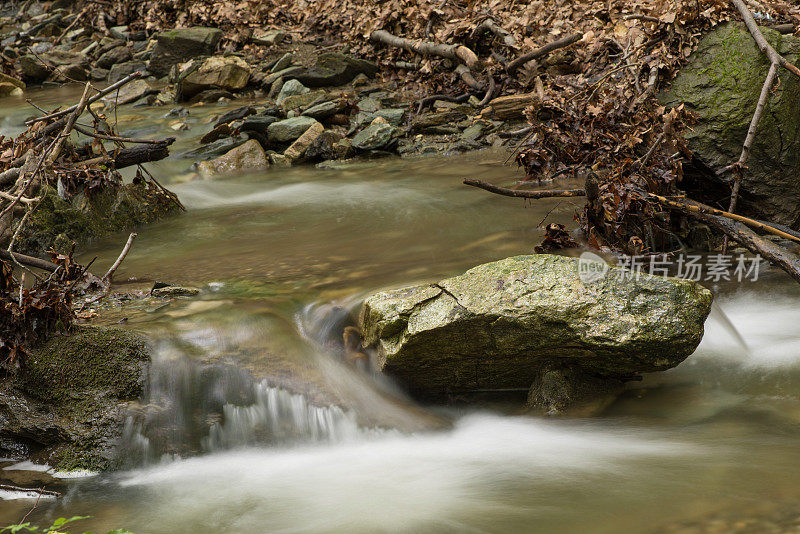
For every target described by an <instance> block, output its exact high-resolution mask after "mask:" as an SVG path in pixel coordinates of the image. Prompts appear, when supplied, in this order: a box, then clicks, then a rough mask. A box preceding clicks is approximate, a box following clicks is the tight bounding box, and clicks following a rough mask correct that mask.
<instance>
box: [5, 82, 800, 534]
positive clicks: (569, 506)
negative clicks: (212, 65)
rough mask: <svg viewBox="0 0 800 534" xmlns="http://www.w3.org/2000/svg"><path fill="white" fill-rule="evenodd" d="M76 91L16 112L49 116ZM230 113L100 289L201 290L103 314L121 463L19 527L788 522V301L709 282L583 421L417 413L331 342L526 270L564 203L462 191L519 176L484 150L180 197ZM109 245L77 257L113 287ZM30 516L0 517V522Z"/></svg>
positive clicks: (25, 480)
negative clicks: (146, 365)
mask: <svg viewBox="0 0 800 534" xmlns="http://www.w3.org/2000/svg"><path fill="white" fill-rule="evenodd" d="M74 95H75V91H74V90H72V89H66V90H55V89H48V90H45V91H43V92H42V93H41V94H36V93H35V92H33V91H32V92H30V93H29V94H26V97H30V98H33V99H34V101H36V102H38V103H39V104H40V105H42V106H43V107H48V106H54V105H56V104H57V103H58V102H60V101H72V100H74ZM5 102H6V101H4V104H3V105H4V106H6V104H5ZM239 105H242V103H241V101H237V103H235V105H233V104H228V105H227V106H216V105H211V106H205V107H202V108H191V109H190V119H189V122H190V124H191V125H192V130H190V131H189V132H178V133H177V135H178V136H179V139H178V141H177V142H176V144H175V145H174V147H173V151H172V152H173V156H172V157H171V158H170V159H168V160H165V161H162V162H158V163H155V164H151V165H149V168H150V170H151V172H152V173H153V174H154V175H155V176H156V177H158V178H159V180H160V181H161V182H162V183H163V184H164V185H166V186H167V187H169V188H170V189H171V190H172V191H174V192H175V193H177V194H178V196H179V197H180V199H181V201H182V202H183V204H184V205H185V206H186V208H187V210H188V211H187V213H185V214H183V215H180V216H177V217H175V218H170V219H167V220H164V221H162V222H160V223H157V224H153V225H150V226H148V227H146V228H142V229H140V230H139V236H138V238H137V240H136V241H135V243H134V246H133V249H132V251H131V253H130V254H129V256H128V257H127V259H126V260H125V262H124V263H123V264H122V266H121V267H120V269H119V271H118V272H117V275H116V278H115V279H116V280H118V281H119V282H120V284H119V285H118V286H117V287H118V288H119V289H121V290H122V289H124V290H136V289H147V288H149V287H151V286H152V284H153V283H154V282H155V281H164V282H169V283H174V284H181V285H190V286H195V287H198V288H200V289H201V290H202V292H201V294H200V295H199V296H198V297H195V298H191V299H174V300H172V301H164V303H163V304H158V305H156V304H154V303H153V302H152V301H142V302H137V301H132V302H131V303H129V304H127V305H125V306H122V307H121V308H114V309H111V310H108V311H103V312H101V314H100V317H99V318H98V324H115V323H117V322H118V321H121V320H122V321H124V323H125V325H126V327H127V328H132V329H135V330H138V331H141V332H144V333H146V334H147V335H148V337H149V338H150V339H151V340H152V343H153V347H154V362H153V366H152V371H151V383H150V386H149V392H148V396H147V398H145V399H143V400H142V403H141V406H137V407H132V409H133V410H140V411H141V413H144V414H146V415H145V416H144V421H145V423H144V424H134V423H131V424H130V425H129V427H128V428H126V442H125V449H126V451H125V452H126V454H127V458H128V460H129V463H128V464H127V465H128V467H127V468H126V469H124V470H122V471H119V472H114V473H109V474H103V475H98V476H86V477H82V478H72V479H69V480H67V481H61V482H60V483H62V484H64V485H65V486H66V490H65V496H64V497H63V498H62V499H60V500H58V501H56V500H54V499H42V500H41V501H40V502H38V504H37V506H36V508H35V509H34V510H33V512H32V513H31V514H30V516H29V517H28V519H27V520H28V521H34V522H37V523H44V522H47V521H52V520H53V519H55V518H57V517H60V516H66V517H70V516H72V515H90V516H92V518H91V519H88V520H84V521H82V522H80V523H77V524H76V525H79V526H80V528H83V529H87V530H91V531H94V532H105V531H107V530H110V529H113V528H121V527H124V528H127V529H129V530H131V531H133V532H136V533H137V534H149V533H152V534H159V533H165V534H166V533H170V534H180V533H196V532H214V533H241V532H280V533H283V532H287V533H288V532H293V533H294V532H315V533H316V532H341V533H345V532H347V533H353V532H442V533H449V532H476V533H500V532H548V533H549V532H586V531H592V532H602V533H604V532H608V533H611V532H630V533H638V532H729V531H734V530H736V529H744V530H742V531H747V529H750V530H749V531H769V529H777V530H775V531H778V532H779V531H784V530H787V531H788V530H789V529H791V528H797V526H798V524H800V519H799V518H800V506H799V505H798V504H797V503H798V502H800V485H798V483H797V480H798V479H800V449H798V447H797V440H798V438H800V393H798V391H800V389H798V384H800V335H799V334H798V331H797V330H795V328H797V324H798V323H800V289H798V287H797V284H795V283H794V282H792V281H790V280H789V279H788V278H787V277H786V276H784V275H783V274H782V273H779V272H775V271H772V270H769V271H768V272H764V273H762V275H761V278H760V280H759V281H758V282H757V283H752V282H743V283H741V284H721V285H715V286H710V287H712V289H713V290H714V292H715V295H716V296H717V303H718V306H716V307H715V309H714V311H713V312H712V315H711V317H710V318H709V320H708V322H707V323H706V335H705V338H704V340H703V342H702V344H701V345H700V347H699V348H698V350H697V351H696V353H695V354H694V355H692V356H691V357H690V358H689V359H688V360H687V361H686V362H684V363H683V364H681V365H680V366H678V367H677V368H675V369H673V370H670V371H667V372H664V373H659V374H654V375H649V376H646V377H645V379H644V380H643V381H642V382H639V383H633V384H631V385H630V386H629V388H628V390H627V391H626V392H625V394H624V395H623V396H622V397H621V398H620V399H619V400H617V401H616V402H615V403H614V404H613V405H612V406H611V407H610V408H608V409H607V410H606V411H605V412H604V413H603V414H602V416H600V417H596V418H592V419H542V418H533V417H526V416H521V415H518V413H517V412H516V410H515V409H514V408H513V406H510V405H508V404H504V403H497V404H494V403H487V404H486V405H481V406H478V407H469V408H468V407H463V406H455V407H441V406H420V405H417V404H416V403H414V402H413V401H411V400H409V399H407V398H405V396H404V395H403V394H402V392H400V391H398V390H397V389H396V388H395V387H394V386H393V385H392V384H391V383H390V382H389V381H388V380H386V379H384V378H380V377H370V376H364V375H362V374H359V373H356V372H354V371H352V370H351V369H349V368H347V367H346V366H344V365H343V364H342V363H340V361H339V360H338V359H337V358H335V357H334V356H333V355H332V353H331V351H330V350H329V348H328V347H327V346H326V342H327V340H328V339H329V337H330V332H332V331H335V330H336V328H337V327H338V326H340V325H341V324H342V323H343V322H344V321H346V320H347V317H348V315H350V314H352V313H353V312H354V310H357V306H358V303H359V302H360V300H361V299H363V298H364V296H366V295H367V294H369V293H370V292H372V291H375V290H379V289H386V288H390V287H400V286H403V285H408V284H414V283H424V282H430V281H434V280H437V279H441V278H443V277H446V276H450V275H454V274H458V273H461V272H463V271H464V270H466V269H467V268H469V267H471V266H474V265H477V264H480V263H484V262H487V261H492V260H496V259H500V258H503V257H507V256H512V255H517V254H527V253H532V251H533V250H532V249H533V246H534V245H535V244H537V243H539V242H540V241H541V238H542V236H543V232H542V230H541V229H540V227H541V225H542V223H541V222H540V221H544V220H546V221H547V222H561V223H563V224H566V225H568V227H570V228H573V227H574V226H575V223H574V221H573V216H574V214H575V213H576V212H577V211H579V210H580V209H581V208H582V200H581V199H574V200H573V199H545V200H540V201H536V202H533V203H529V204H525V203H523V201H521V200H515V199H508V198H501V197H496V196H493V195H489V194H488V193H484V192H480V191H477V190H475V189H472V188H468V187H465V186H463V185H461V180H462V179H463V178H465V177H478V178H481V179H485V180H488V181H493V182H496V183H500V182H503V183H509V182H510V181H511V179H512V178H513V177H514V176H518V175H520V173H519V172H517V171H516V169H514V168H513V167H511V166H506V165H504V160H505V159H506V157H507V155H506V154H505V153H501V152H491V151H488V152H479V153H473V154H467V155H461V156H444V157H430V158H426V159H418V160H401V159H383V160H375V161H369V162H357V163H349V164H341V165H337V166H331V167H329V168H322V169H318V168H314V167H295V168H291V169H269V170H267V171H265V172H260V173H252V174H246V175H241V176H233V177H229V178H221V179H217V180H188V178H189V177H191V171H190V169H189V166H190V163H191V160H187V159H182V158H180V154H181V153H182V152H185V151H186V150H188V149H189V148H192V147H193V146H194V143H195V142H196V141H194V139H195V138H196V137H197V136H199V135H201V134H202V133H204V132H205V131H207V129H208V128H209V127H208V126H205V125H204V124H205V123H204V121H205V120H207V118H208V117H210V116H212V115H213V114H214V113H219V112H221V111H224V110H227V109H231V108H233V107H236V106H239ZM23 106H24V104H20V105H19V106H17V107H11V106H9V107H4V108H2V109H0V113H1V114H3V119H2V121H1V122H0V134H15V133H17V130H16V129H15V128H17V126H18V124H19V123H20V122H21V119H22V118H24V117H25V116H27V115H30V114H31V112H30V110H28V109H25V108H24V107H23ZM167 111H168V109H165V108H156V109H152V108H143V109H135V108H129V109H128V110H126V115H125V116H120V119H121V124H125V122H127V123H129V124H130V126H129V127H123V128H122V132H123V134H124V135H129V136H137V137H141V136H147V135H152V136H155V135H165V134H166V130H167V129H166V128H165V126H164V122H165V119H163V118H162V116H163V115H164V113H166V112H167ZM170 134H171V135H173V134H172V133H171V132H170ZM575 185H577V183H574V184H573V183H570V182H569V180H564V181H563V182H560V183H559V184H558V186H559V187H561V186H563V187H570V186H575ZM125 238H126V235H117V236H113V237H111V238H108V239H106V240H103V241H102V242H98V243H94V244H92V245H91V246H89V247H87V248H86V249H85V250H84V253H83V254H82V256H81V257H80V258H78V260H79V261H82V262H85V261H88V260H91V259H92V258H93V257H95V256H97V260H96V264H97V265H99V266H102V268H105V266H107V265H110V264H111V263H112V262H113V260H114V259H115V258H116V256H117V255H118V253H119V250H120V248H121V246H122V244H123V243H124V241H125ZM102 268H100V269H98V270H102ZM738 336H740V337H738ZM178 449H181V450H187V449H188V450H193V451H194V452H195V454H194V455H191V456H189V457H183V458H181V457H179V456H178V455H177V454H175V451H176V450H178ZM3 468H5V469H3ZM9 468H11V469H9ZM0 469H3V470H0V479H10V480H12V481H14V482H16V483H19V484H20V485H26V486H35V485H37V484H43V483H47V484H50V483H52V482H53V480H54V479H53V473H48V472H45V471H44V470H43V469H44V468H39V467H37V466H35V465H32V464H23V465H14V463H13V462H10V461H3V460H2V459H0ZM56 475H58V474H57V473H56ZM8 497H10V495H4V494H2V493H0V499H2V498H8ZM33 502H34V501H33V500H30V499H17V500H0V525H5V524H9V523H14V522H16V521H18V520H19V519H21V518H22V517H23V516H24V515H25V514H26V513H27V512H28V510H30V509H31V507H32V506H33ZM47 524H49V523H47ZM76 528H77V527H76ZM714 528H716V529H717V530H713V529H714Z"/></svg>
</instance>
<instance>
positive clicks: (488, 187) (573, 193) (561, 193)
mask: <svg viewBox="0 0 800 534" xmlns="http://www.w3.org/2000/svg"><path fill="white" fill-rule="evenodd" d="M463 183H464V185H471V186H472V187H477V188H479V189H483V190H485V191H489V192H490V193H495V194H498V195H503V196H506V197H516V198H533V199H538V198H552V197H585V196H586V191H585V190H584V189H552V190H546V189H545V190H540V191H531V190H521V189H520V190H518V189H506V188H505V187H498V186H496V185H492V184H490V183H488V182H484V181H482V180H475V179H473V178H467V179H465V180H464V182H463Z"/></svg>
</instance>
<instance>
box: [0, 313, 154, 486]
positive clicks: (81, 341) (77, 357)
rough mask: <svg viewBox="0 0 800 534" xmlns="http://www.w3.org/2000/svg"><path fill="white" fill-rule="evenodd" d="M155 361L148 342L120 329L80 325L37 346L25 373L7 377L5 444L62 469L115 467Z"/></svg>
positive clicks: (2, 396) (2, 388) (0, 391)
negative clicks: (130, 414) (132, 405)
mask: <svg viewBox="0 0 800 534" xmlns="http://www.w3.org/2000/svg"><path fill="white" fill-rule="evenodd" d="M149 362H150V355H149V349H148V347H147V342H146V340H145V339H144V338H143V337H142V336H141V335H140V334H137V333H135V332H132V331H129V330H123V329H119V328H99V327H80V328H77V329H76V330H75V332H73V333H71V334H69V335H64V336H54V337H52V338H51V339H50V340H49V341H47V342H46V343H44V344H42V345H39V346H36V347H34V349H33V350H32V351H31V356H30V358H29V359H28V362H27V365H26V369H25V372H24V373H21V374H20V375H19V376H18V377H15V378H4V379H0V442H3V443H4V445H5V446H4V447H3V448H5V449H8V448H11V447H13V448H14V449H16V451H17V452H22V453H23V454H30V453H33V452H36V454H37V458H38V459H39V461H44V462H46V463H48V464H50V465H52V466H54V467H56V468H57V469H61V470H70V469H79V468H80V469H93V470H97V469H107V468H110V467H113V462H114V458H115V454H116V453H115V445H116V443H117V442H118V440H119V439H120V438H121V437H122V432H123V428H124V423H125V419H126V416H127V410H126V407H125V405H126V404H127V403H128V402H131V401H135V400H137V399H138V398H139V397H140V396H141V395H142V393H143V391H144V386H145V384H146V382H147V370H148V366H149ZM15 444H16V445H18V446H15Z"/></svg>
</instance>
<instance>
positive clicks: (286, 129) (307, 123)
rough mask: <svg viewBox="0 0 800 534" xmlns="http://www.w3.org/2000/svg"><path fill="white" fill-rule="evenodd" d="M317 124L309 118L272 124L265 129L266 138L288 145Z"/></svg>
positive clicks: (296, 118)
mask: <svg viewBox="0 0 800 534" xmlns="http://www.w3.org/2000/svg"><path fill="white" fill-rule="evenodd" d="M314 124H318V123H317V120H316V119H313V118H311V117H295V118H292V119H284V120H282V121H278V122H274V123H272V124H270V125H269V126H268V127H267V136H268V137H269V140H270V141H275V142H278V143H289V142H291V141H294V140H295V139H297V138H298V137H300V136H301V135H303V134H304V133H305V131H306V130H308V129H309V128H310V127H311V126H313V125H314Z"/></svg>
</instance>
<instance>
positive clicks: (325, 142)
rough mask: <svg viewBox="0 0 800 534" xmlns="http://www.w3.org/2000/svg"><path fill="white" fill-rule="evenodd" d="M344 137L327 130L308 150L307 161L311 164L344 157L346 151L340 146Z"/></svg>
mask: <svg viewBox="0 0 800 534" xmlns="http://www.w3.org/2000/svg"><path fill="white" fill-rule="evenodd" d="M341 140H342V135H341V134H339V133H337V132H334V131H331V130H326V131H324V132H322V133H321V134H320V135H319V136H318V137H317V138H316V139H314V140H313V141H312V142H311V144H310V145H309V146H308V149H307V150H306V160H307V161H311V162H318V161H326V160H330V159H338V158H341V157H344V156H345V154H346V150H342V147H341V146H340V145H338V143H339V141H341Z"/></svg>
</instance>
